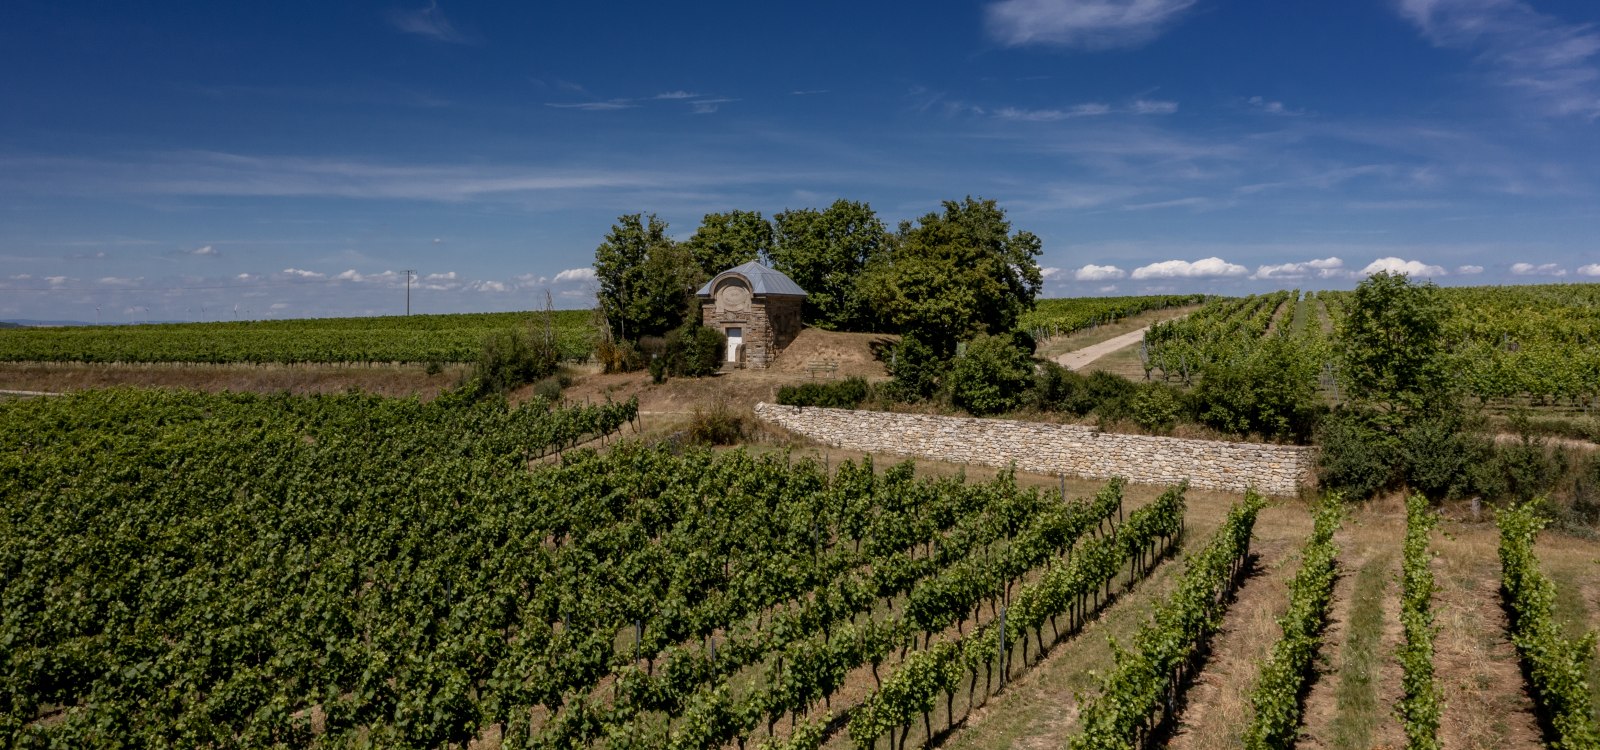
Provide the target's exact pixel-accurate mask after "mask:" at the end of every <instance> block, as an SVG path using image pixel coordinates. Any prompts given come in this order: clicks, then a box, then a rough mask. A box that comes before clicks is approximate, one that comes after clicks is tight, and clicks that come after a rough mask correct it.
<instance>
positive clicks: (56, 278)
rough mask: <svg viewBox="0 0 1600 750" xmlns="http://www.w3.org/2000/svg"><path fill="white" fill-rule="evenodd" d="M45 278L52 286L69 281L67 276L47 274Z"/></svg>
mask: <svg viewBox="0 0 1600 750" xmlns="http://www.w3.org/2000/svg"><path fill="white" fill-rule="evenodd" d="M44 280H45V281H48V282H50V286H61V285H62V284H65V283H67V277H65V276H46V277H44Z"/></svg>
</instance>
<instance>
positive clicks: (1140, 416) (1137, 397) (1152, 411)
mask: <svg viewBox="0 0 1600 750" xmlns="http://www.w3.org/2000/svg"><path fill="white" fill-rule="evenodd" d="M1129 411H1130V412H1131V413H1132V416H1133V421H1134V423H1135V424H1138V425H1139V426H1140V427H1143V428H1145V429H1146V430H1150V431H1152V432H1155V431H1163V430H1168V429H1171V428H1172V426H1173V425H1174V424H1177V422H1178V418H1179V417H1181V416H1183V400H1182V399H1181V398H1180V397H1179V396H1178V393H1177V392H1176V391H1175V390H1173V389H1172V388H1171V387H1169V386H1167V385H1165V384H1162V383H1150V384H1148V385H1146V386H1144V387H1142V388H1140V389H1139V390H1138V392H1137V393H1135V394H1134V396H1133V398H1132V399H1131V401H1130V402H1129Z"/></svg>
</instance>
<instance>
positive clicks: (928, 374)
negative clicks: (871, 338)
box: [888, 336, 945, 401]
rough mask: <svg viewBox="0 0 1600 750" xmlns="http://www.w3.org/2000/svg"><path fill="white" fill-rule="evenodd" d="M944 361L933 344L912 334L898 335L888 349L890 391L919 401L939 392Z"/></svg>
mask: <svg viewBox="0 0 1600 750" xmlns="http://www.w3.org/2000/svg"><path fill="white" fill-rule="evenodd" d="M944 368H945V362H944V360H943V359H942V358H940V357H939V354H938V352H935V351H934V350H933V348H932V347H930V346H928V345H927V344H924V343H922V341H921V340H920V339H918V338H917V337H915V336H901V337H900V343H898V344H895V345H894V348H893V349H891V350H890V352H889V366H888V370H889V375H890V376H892V377H893V378H894V382H893V383H892V384H891V390H892V391H893V393H892V395H893V396H894V397H895V398H898V399H900V400H902V401H921V400H923V399H928V398H933V394H935V393H938V392H939V385H940V380H941V379H942V378H943V377H944Z"/></svg>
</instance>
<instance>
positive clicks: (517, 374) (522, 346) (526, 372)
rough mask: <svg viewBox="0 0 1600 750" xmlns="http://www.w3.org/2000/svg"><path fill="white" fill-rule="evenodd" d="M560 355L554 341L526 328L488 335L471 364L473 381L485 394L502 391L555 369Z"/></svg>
mask: <svg viewBox="0 0 1600 750" xmlns="http://www.w3.org/2000/svg"><path fill="white" fill-rule="evenodd" d="M559 356H560V354H559V352H558V351H557V349H556V347H555V342H553V341H547V340H544V339H543V338H542V337H536V336H534V335H533V334H532V333H530V332H527V331H520V330H517V329H508V330H504V331H495V332H494V333H491V334H489V336H488V337H487V338H485V339H484V342H483V350H482V351H481V352H479V354H478V360H477V361H476V362H475V363H473V371H472V375H473V380H474V381H475V382H476V383H477V390H478V392H479V393H480V394H484V393H505V392H506V391H509V390H511V389H513V388H516V387H518V386H521V385H525V384H527V383H532V382H533V381H535V380H538V379H540V378H544V377H547V376H549V375H550V374H551V373H554V372H555V371H556V360H557V359H558V357H559Z"/></svg>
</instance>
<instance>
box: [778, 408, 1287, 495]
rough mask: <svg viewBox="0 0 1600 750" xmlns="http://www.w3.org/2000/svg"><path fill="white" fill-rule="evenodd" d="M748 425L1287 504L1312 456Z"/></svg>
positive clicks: (960, 427)
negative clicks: (1182, 484) (1282, 498)
mask: <svg viewBox="0 0 1600 750" xmlns="http://www.w3.org/2000/svg"><path fill="white" fill-rule="evenodd" d="M756 416H757V417H759V418H761V419H762V420H765V421H767V422H771V423H773V424H776V425H778V426H780V427H784V428H786V429H788V430H791V431H793V432H796V433H799V434H801V435H804V436H806V437H808V438H811V439H813V440H816V441H817V442H820V443H823V444H825V445H829V446H833V447H835V448H845V449H848V450H858V451H863V452H871V453H880V452H881V453H897V454H900V455H904V456H914V457H921V458H928V459H933V460H936V461H949V462H953V463H970V464H983V465H986V466H1006V465H1009V464H1011V463H1013V462H1015V463H1016V466H1017V469H1018V470H1019V471H1029V472H1037V473H1041V474H1068V475H1071V476H1076V477H1085V478H1091V479H1105V478H1110V477H1113V476H1120V477H1123V478H1125V479H1127V480H1128V481H1130V482H1140V483H1145V484H1163V485H1168V484H1175V483H1177V482H1179V481H1181V480H1184V479H1187V480H1189V484H1190V486H1192V487H1196V488H1203V489H1213V490H1225V491H1230V492H1242V491H1244V490H1245V489H1247V488H1250V487H1254V488H1255V489H1256V491H1258V492H1261V493H1264V494H1269V495H1294V494H1296V493H1297V492H1298V491H1299V489H1300V486H1301V485H1302V484H1308V483H1310V482H1311V481H1312V473H1313V469H1314V466H1315V461H1316V452H1315V449H1313V448H1304V447H1299V446H1291V445H1267V444H1261V443H1229V442H1223V441H1218V440H1185V439H1181V438H1169V437H1154V436H1150V435H1122V434H1117V433H1110V432H1101V431H1100V430H1098V429H1096V428H1094V427H1086V426H1082V425H1060V424H1048V423H1043V422H1019V421H1016V420H1010V419H971V418H964V417H941V416H933V415H926V414H895V413H891V412H878V411H856V410H851V409H823V408H819V407H800V406H779V405H776V404H765V403H763V404H757V405H756Z"/></svg>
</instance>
